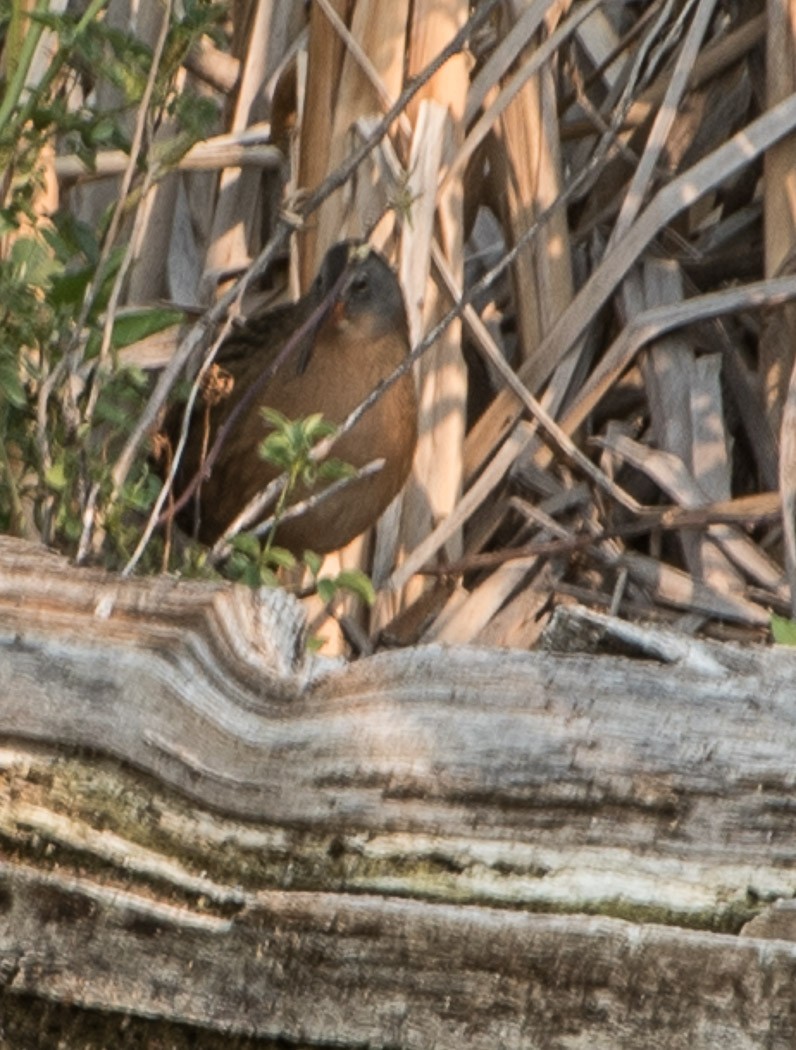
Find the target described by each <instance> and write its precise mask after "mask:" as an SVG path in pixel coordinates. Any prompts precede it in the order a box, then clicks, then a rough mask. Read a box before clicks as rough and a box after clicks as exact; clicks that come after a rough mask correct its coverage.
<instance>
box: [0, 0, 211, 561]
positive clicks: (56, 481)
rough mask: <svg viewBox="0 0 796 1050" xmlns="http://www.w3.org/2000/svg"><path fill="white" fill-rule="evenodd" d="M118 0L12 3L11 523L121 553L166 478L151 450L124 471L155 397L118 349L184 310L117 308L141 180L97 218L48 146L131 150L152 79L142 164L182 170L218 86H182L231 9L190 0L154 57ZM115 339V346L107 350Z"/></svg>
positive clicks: (2, 270)
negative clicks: (161, 140)
mask: <svg viewBox="0 0 796 1050" xmlns="http://www.w3.org/2000/svg"><path fill="white" fill-rule="evenodd" d="M106 4H107V0H88V3H87V4H86V5H84V6H83V10H82V13H80V14H75V13H73V11H66V12H63V13H60V14H53V13H51V11H50V5H49V4H48V3H47V2H46V0H39V2H37V3H36V4H35V5H34V6H33V10H32V11H29V10H26V5H23V4H21V3H19V2H16V0H12V3H11V4H10V5H9V6H7V7H6V6H4V7H3V10H2V12H0V34H2V36H3V40H2V45H3V55H4V63H5V75H6V80H5V83H4V84H3V91H2V92H0V170H2V172H3V179H2V180H0V235H3V236H4V237H5V245H6V249H5V251H4V252H3V254H2V255H1V256H0V304H2V306H0V319H1V320H2V323H0V445H1V447H0V530H3V531H9V532H12V533H23V532H24V533H26V534H27V533H33V534H34V535H38V536H40V537H41V538H42V539H43V540H44V541H45V542H47V543H56V544H58V545H60V546H61V547H62V548H63V549H64V550H65V551H66V552H68V553H70V554H74V553H76V551H77V550H78V546H79V544H80V542H81V539H85V537H86V535H91V534H92V533H93V535H94V536H97V535H99V536H100V537H101V540H102V549H101V551H100V550H97V549H95V550H94V553H95V554H99V553H101V555H102V557H103V559H104V561H105V562H106V564H108V565H109V566H113V565H115V564H116V563H117V562H118V561H121V560H126V558H127V557H129V554H130V552H131V551H132V549H134V547H135V544H136V543H137V540H138V535H139V533H140V528H141V522H142V518H143V515H145V514H146V513H147V512H148V511H149V509H150V508H151V506H152V505H153V503H154V500H155V498H156V495H157V492H158V489H159V484H160V483H159V481H158V479H157V478H156V477H155V476H154V475H153V474H152V472H151V470H150V468H149V466H148V463H147V449H146V448H142V449H141V453H140V455H139V457H138V459H137V461H136V462H135V463H134V464H133V467H132V469H131V470H130V471H129V472H128V474H127V475H126V477H125V478H123V479H122V480H121V481H120V482H119V483H118V484H115V483H114V481H113V478H112V472H113V468H114V465H115V463H116V458H117V456H118V453H119V450H120V448H121V444H122V442H123V441H124V440H125V438H126V437H127V436H128V435H129V434H130V433H131V431H132V429H133V427H134V426H135V424H136V423H137V420H138V419H139V418H140V415H141V412H142V410H143V409H144V406H145V404H146V400H147V397H148V396H149V384H148V381H147V379H146V378H145V377H144V376H143V374H142V373H141V372H140V371H139V370H137V369H134V368H130V367H127V366H125V364H124V362H123V361H122V360H121V359H120V358H119V356H118V353H117V352H118V351H119V350H120V349H122V348H123V347H125V346H128V345H129V344H130V343H132V342H135V341H136V340H139V339H142V338H144V337H145V336H147V335H151V334H153V333H154V332H157V331H159V330H161V329H163V328H165V327H167V326H169V325H172V324H174V323H175V321H176V320H178V319H180V315H179V314H177V313H175V312H174V311H168V310H163V309H160V308H155V309H139V310H135V311H119V312H118V313H115V315H114V316H112V317H111V318H110V319H109V318H108V317H107V312H108V310H109V309H110V308H111V303H112V301H113V300H112V294H113V291H114V287H115V285H116V283H117V282H118V281H119V280H120V279H121V273H122V271H121V269H120V267H121V265H122V260H123V258H124V256H125V252H126V246H125V244H124V243H122V242H121V241H116V242H114V243H111V242H110V241H109V236H110V234H109V231H110V229H111V228H112V227H111V222H110V220H111V216H112V215H113V213H114V210H116V209H118V208H122V209H123V210H130V209H132V208H133V207H134V206H135V205H136V203H137V201H138V199H139V196H140V190H139V187H138V185H137V184H136V183H135V182H134V184H133V189H132V192H131V195H130V199H129V200H126V201H115V202H114V204H113V206H112V208H111V209H110V210H109V211H108V212H107V214H106V215H105V216H104V217H103V219H102V220H101V221H100V223H99V226H98V228H94V227H89V226H88V225H86V224H84V223H81V222H80V221H79V220H78V219H76V218H75V217H74V216H73V215H71V214H69V212H67V211H61V212H58V213H56V214H55V215H48V216H43V215H42V214H41V213H40V208H39V205H38V198H39V195H40V193H41V190H42V188H43V186H44V174H43V173H44V165H43V162H42V151H43V149H44V148H45V146H47V147H49V146H50V145H51V144H52V143H56V142H57V145H58V151H59V153H72V154H75V155H77V157H79V158H80V159H81V160H82V162H83V163H84V164H85V165H86V166H87V167H88V168H89V169H92V168H94V167H95V163H96V157H97V152H98V150H100V149H120V150H123V151H129V149H130V132H129V129H130V128H131V127H132V126H133V123H134V120H133V118H134V116H135V110H136V107H138V106H139V104H140V103H141V100H142V97H143V94H144V90H145V87H146V85H147V82H148V80H149V79H150V78H151V77H153V87H154V90H153V92H152V102H151V105H150V108H149V110H148V112H147V129H148V131H147V135H145V138H144V142H143V147H142V150H141V152H140V156H139V158H138V164H139V168H140V170H141V172H143V171H144V170H145V169H147V168H150V169H152V170H154V171H156V172H157V173H162V172H163V171H165V170H168V167H169V166H170V165H171V164H173V163H176V161H177V160H178V159H179V157H180V156H181V155H182V153H184V152H185V150H186V149H188V148H190V146H191V145H192V144H193V143H194V142H195V141H197V140H199V139H201V138H204V137H206V135H207V133H208V131H209V130H210V128H211V126H212V123H213V121H214V119H215V114H216V110H215V107H214V106H213V105H212V104H211V103H209V102H208V100H207V99H206V98H204V97H199V96H194V95H192V94H191V93H190V92H189V91H186V90H184V89H183V88H182V86H181V89H180V90H178V83H177V74H178V72H179V69H180V65H181V63H182V61H183V59H184V57H185V54H186V53H187V51H188V50H189V49H190V48H191V47H192V46H193V45H194V44H195V43H196V41H197V40H198V39H199V38H200V36H201V35H202V34H204V33H205V32H212V33H215V32H216V31H217V27H218V26H219V24H220V22H221V20H222V19H223V18H224V17H225V12H224V10H223V9H222V8H221V7H220V6H219V5H215V4H212V3H209V2H207V0H187V2H186V3H184V4H183V5H182V7H181V9H180V11H181V13H180V15H179V16H175V17H174V19H173V21H172V23H171V25H170V27H169V32H168V35H167V40H166V46H165V48H164V52H163V56H162V59H161V61H160V63H159V65H158V67H157V69H156V70H153V55H152V51H151V49H150V48H149V47H148V46H147V45H146V44H144V43H143V42H142V41H141V40H138V39H136V38H135V37H134V36H133V35H132V34H131V33H129V32H126V31H123V30H120V29H117V28H114V27H112V26H110V25H109V24H108V23H107V21H106V20H105V18H104V8H105V7H106ZM45 30H47V31H49V32H51V33H52V34H53V35H54V41H55V50H54V52H53V54H52V56H51V58H50V61H49V62H48V64H47V67H46V69H45V70H44V71H43V72H42V73H41V74H40V75H39V76H38V80H36V78H35V77H34V76H33V73H32V69H33V65H32V63H33V59H34V55H35V52H36V46H37V44H38V42H39V40H40V38H41V35H42V33H43V32H44V31H45ZM100 84H104V85H106V87H107V86H111V87H112V88H113V89H114V92H115V95H114V102H113V105H112V108H105V109H99V108H97V107H96V104H95V102H94V101H93V100H94V99H95V98H96V97H99V96H98V93H97V91H96V88H97V87H98V86H99V85H100ZM103 95H104V96H105V97H107V96H108V95H109V92H108V91H107V90H106V91H105V92H104V93H103ZM81 100H82V101H81ZM88 100H92V101H88ZM166 118H168V119H169V120H170V121H172V123H173V124H175V125H176V136H175V138H176V142H177V145H176V146H175V147H173V148H171V149H170V150H169V151H167V152H161V153H160V154H159V155H157V156H155V155H154V151H153V149H152V148H151V146H150V144H151V142H152V139H153V133H154V131H155V130H157V127H158V125H159V124H160V123H161V122H162V121H163V120H164V119H166ZM113 228H124V227H123V225H122V224H120V223H118V222H116V223H115V224H114V226H113ZM106 329H107V331H106ZM104 340H105V341H106V343H105V345H106V346H107V349H108V350H109V353H107V354H105V353H103V354H102V356H101V354H100V348H101V346H103V341H104ZM160 553H161V552H160V551H159V550H158V544H157V542H156V543H154V544H153V545H152V550H151V552H150V558H149V563H148V564H149V567H159V564H158V562H157V558H158V557H159V555H160Z"/></svg>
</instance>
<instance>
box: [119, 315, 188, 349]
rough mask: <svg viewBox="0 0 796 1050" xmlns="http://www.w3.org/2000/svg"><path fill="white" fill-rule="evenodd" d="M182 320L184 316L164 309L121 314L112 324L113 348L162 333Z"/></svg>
mask: <svg viewBox="0 0 796 1050" xmlns="http://www.w3.org/2000/svg"><path fill="white" fill-rule="evenodd" d="M184 320H185V315H184V314H182V313H181V312H180V311H179V310H167V309H164V308H153V309H150V310H136V311H135V312H133V313H125V314H122V315H121V316H119V317H117V318H116V319H115V320H114V322H113V340H112V342H113V346H114V347H116V349H121V348H122V347H125V346H130V344H131V343H136V342H138V340H139V339H146V337H147V336H148V335H154V334H155V332H162V331H163V329H164V328H169V327H171V326H172V325H177V324H180V323H181V322H182V321H184Z"/></svg>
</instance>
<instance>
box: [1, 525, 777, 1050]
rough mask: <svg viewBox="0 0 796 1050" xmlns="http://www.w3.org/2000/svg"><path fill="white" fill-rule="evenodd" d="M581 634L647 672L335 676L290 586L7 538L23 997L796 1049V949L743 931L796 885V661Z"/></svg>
mask: <svg viewBox="0 0 796 1050" xmlns="http://www.w3.org/2000/svg"><path fill="white" fill-rule="evenodd" d="M578 624H579V625H580V626H579V627H578ZM573 625H574V627H576V628H577V630H575V635H574V636H575V639H576V641H575V643H574V644H576V645H577V646H578V647H580V648H582V649H591V648H593V647H594V643H595V639H596V638H597V637H598V636H599V635H604V636H606V637H607V638H608V640H609V642H610V645H611V646H612V647H613V648H614V649H620V650H621V651H623V652H625V653H626V654H629V655H626V656H625V657H618V656H614V657H610V658H609V657H604V656H597V655H594V653H593V652H590V651H584V652H582V653H580V654H570V655H560V654H559V653H555V652H536V653H522V652H506V651H501V652H498V651H492V650H487V649H476V648H469V649H468V648H460V649H454V648H450V649H446V648H443V647H440V646H428V647H424V648H417V649H414V650H407V651H402V652H394V653H385V654H382V655H378V656H376V657H373V658H370V659H367V660H363V661H360V662H359V663H356V664H351V665H345V664H342V663H339V662H334V661H323V660H320V659H318V658H317V657H316V658H307V657H305V656H304V654H303V645H302V631H303V620H302V617H301V612H300V609H299V608H298V606H297V605H296V604H295V603H294V602H293V601H292V600H291V599H289V598H287V597H286V596H285V595H283V594H281V593H280V592H275V591H274V592H262V593H260V594H256V593H253V592H251V591H248V590H245V589H242V588H236V587H232V586H229V585H223V584H200V583H190V582H177V581H174V580H167V579H158V580H137V581H120V580H118V579H117V578H114V577H111V576H107V575H104V574H101V573H95V572H89V571H79V570H74V569H71V568H70V567H68V566H67V565H66V564H65V563H64V562H63V561H62V560H61V559H60V558H58V557H57V556H55V555H53V554H48V553H47V552H43V551H42V550H41V549H39V548H36V547H33V546H31V545H24V544H22V543H20V542H19V541H11V540H7V539H4V540H0V736H1V737H2V742H3V747H2V748H1V749H0V842H2V843H3V844H4V845H7V846H9V847H10V848H9V850H8V852H7V853H6V851H5V850H4V860H3V867H2V871H0V971H2V973H3V974H4V975H5V979H6V986H7V989H8V990H10V992H12V993H16V992H20V993H30V992H34V993H36V994H39V995H44V996H46V997H49V998H52V999H55V1000H59V1001H62V1002H63V1001H68V1002H75V1003H78V1004H83V1005H85V1006H89V1007H102V1008H103V1009H116V1010H118V1009H122V1010H130V1011H133V1012H137V1013H141V1014H145V1015H148V1016H160V1017H168V1018H170V1019H172V1020H180V1021H183V1022H190V1023H195V1024H202V1025H205V1026H208V1027H211V1028H216V1029H223V1030H234V1031H245V1032H254V1033H257V1034H260V1035H269V1036H273V1037H276V1036H279V1037H282V1038H285V1039H288V1040H292V1041H297V1040H302V1039H304V1040H308V1041H317V1042H328V1043H330V1044H335V1045H371V1046H392V1047H396V1046H400V1047H415V1046H417V1047H420V1046H429V1045H436V1046H439V1047H446V1046H454V1045H456V1046H460V1045H462V1042H463V1041H466V1043H467V1045H468V1046H471V1047H482V1046H483V1047H494V1046H496V1045H501V1046H528V1045H539V1046H551V1047H553V1046H562V1047H563V1046H574V1045H579V1044H578V1039H581V1041H582V1044H581V1045H589V1046H594V1047H606V1048H608V1047H611V1048H613V1047H616V1046H622V1047H642V1046H649V1045H651V1044H650V1042H649V1040H650V1038H651V1037H652V1033H653V1032H654V1036H655V1043H654V1045H655V1046H657V1047H664V1048H667V1047H686V1046H688V1047H705V1048H708V1047H712V1046H715V1045H723V1046H724V1045H727V1046H738V1047H757V1046H760V1047H763V1046H767V1047H772V1046H773V1047H780V1046H782V1047H785V1046H789V1045H791V1043H789V1042H788V1040H791V1041H792V1038H793V1032H794V1018H793V1008H792V1003H791V997H790V988H791V987H792V981H793V976H794V965H795V964H796V949H794V948H793V946H791V945H788V944H786V943H785V942H784V941H779V942H776V943H771V942H769V943H768V944H767V945H763V942H761V941H758V940H755V939H754V937H749V938H745V939H743V940H739V939H738V938H737V937H736V936H733V935H732V934H734V933H735V932H736V931H737V930H739V929H740V927H741V926H742V925H743V924H744V922H746V921H747V920H749V919H751V918H752V917H754V916H755V915H756V914H759V913H761V912H763V911H764V909H765V907H766V903H767V902H769V901H772V900H777V899H780V898H784V899H786V898H788V897H790V896H792V892H793V876H792V872H793V865H794V860H796V833H795V832H794V825H793V820H792V791H793V763H792V755H793V752H794V746H796V717H795V715H796V703H795V700H796V687H794V685H793V681H794V673H793V672H794V657H793V655H792V654H790V653H783V652H778V651H765V650H759V651H754V650H749V649H747V650H741V649H737V648H732V647H729V646H718V645H711V644H707V643H705V644H701V643H696V642H686V641H685V640H684V639H682V638H677V636H674V635H666V634H665V633H663V632H660V631H651V630H649V629H645V628H642V627H640V626H633V625H629V624H623V625H621V626H619V625H617V623H616V622H614V621H610V620H609V619H608V618H605V620H604V621H601V620H600V619H599V618H597V617H594V616H592V615H586V614H583V615H582V618H581V620H580V621H579V620H578V618H577V617H574V618H573V617H572V616H570V617H569V618H568V619H566V620H564V619H559V622H558V627H557V630H558V631H559V632H560V631H561V630H562V629H564V628H566V631H567V635H568V637H569V639H570V640H569V641H568V642H567V644H568V645H572V644H573V642H572V636H573ZM550 644H551V645H552V646H557V645H559V643H558V642H557V641H556V633H555V632H551V633H550ZM631 657H632V658H631ZM551 911H553V912H556V913H558V914H556V915H544V914H540V913H543V912H551ZM589 915H592V916H595V917H592V918H589V917H588V916H589ZM597 916H600V917H597ZM623 920H628V921H623ZM661 923H664V924H665V925H663V926H662V925H660V924H661ZM752 929H753V928H752ZM710 931H725V932H710ZM783 935H784V934H783ZM88 945H90V946H91V950H90V951H89V950H88V949H87V946H88ZM573 1040H574V1041H573ZM716 1040H719V1042H716Z"/></svg>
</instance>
